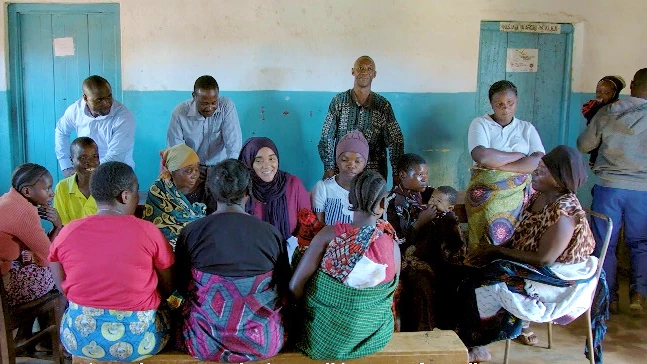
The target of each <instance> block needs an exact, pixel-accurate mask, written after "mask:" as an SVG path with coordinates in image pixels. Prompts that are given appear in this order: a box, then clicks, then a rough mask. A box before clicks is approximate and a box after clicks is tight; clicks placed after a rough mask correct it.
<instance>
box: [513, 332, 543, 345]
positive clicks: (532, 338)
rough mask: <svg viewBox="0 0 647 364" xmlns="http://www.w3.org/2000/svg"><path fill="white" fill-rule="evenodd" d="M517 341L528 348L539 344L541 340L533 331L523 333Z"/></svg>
mask: <svg viewBox="0 0 647 364" xmlns="http://www.w3.org/2000/svg"><path fill="white" fill-rule="evenodd" d="M515 341H518V342H520V343H521V344H524V345H528V346H535V345H537V344H539V338H537V335H535V333H534V332H532V331H525V332H524V331H521V335H519V336H517V338H516V339H515Z"/></svg>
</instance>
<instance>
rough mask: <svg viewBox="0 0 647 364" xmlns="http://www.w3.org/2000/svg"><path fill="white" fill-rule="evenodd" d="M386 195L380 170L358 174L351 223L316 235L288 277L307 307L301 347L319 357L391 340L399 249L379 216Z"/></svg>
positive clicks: (364, 350) (350, 354)
mask: <svg viewBox="0 0 647 364" xmlns="http://www.w3.org/2000/svg"><path fill="white" fill-rule="evenodd" d="M387 194H388V190H387V189H386V181H384V179H383V178H382V177H381V176H380V174H379V173H377V172H374V171H364V172H362V173H361V174H359V175H357V176H356V177H354V178H353V180H352V181H351V185H350V191H349V199H350V203H351V205H352V206H353V222H352V223H351V224H342V223H338V224H335V225H329V226H326V227H324V228H323V229H322V230H321V231H320V232H319V233H318V234H317V235H316V236H315V237H314V239H313V240H312V242H311V244H310V247H309V248H308V249H307V250H306V252H305V254H304V255H303V258H302V259H301V261H300V262H299V265H298V266H297V269H296V271H295V272H294V276H293V277H292V280H291V281H290V290H291V291H292V293H293V295H294V297H295V298H296V299H297V300H302V303H303V308H304V316H303V318H302V319H303V334H302V336H301V340H300V342H298V343H297V348H298V349H299V350H301V351H302V352H303V353H304V354H305V355H307V356H308V357H310V358H312V359H315V360H323V359H339V360H344V359H353V358H359V357H362V356H366V355H370V354H373V353H375V352H377V351H379V350H381V349H382V348H384V346H385V345H386V344H387V343H388V342H389V340H390V339H391V335H392V333H393V328H394V321H393V314H392V312H391V305H392V303H393V293H394V291H395V288H396V286H397V281H398V279H397V276H398V275H399V274H400V250H399V248H398V244H397V243H396V242H395V240H394V239H395V238H396V237H395V231H394V230H393V227H392V226H391V224H389V223H388V222H386V221H384V220H380V219H379V217H380V216H382V213H383V212H384V207H385V206H384V204H385V197H386V196H387Z"/></svg>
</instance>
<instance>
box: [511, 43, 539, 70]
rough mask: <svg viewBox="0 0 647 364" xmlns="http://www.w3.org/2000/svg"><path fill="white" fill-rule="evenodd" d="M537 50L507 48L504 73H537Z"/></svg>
mask: <svg viewBox="0 0 647 364" xmlns="http://www.w3.org/2000/svg"><path fill="white" fill-rule="evenodd" d="M538 62H539V50H538V49H536V48H508V55H507V58H506V62H505V71H506V72H537V68H538Z"/></svg>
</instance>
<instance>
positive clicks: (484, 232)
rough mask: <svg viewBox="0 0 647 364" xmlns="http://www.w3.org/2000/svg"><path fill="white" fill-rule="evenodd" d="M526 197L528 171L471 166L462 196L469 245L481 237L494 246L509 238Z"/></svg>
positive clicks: (480, 239) (528, 185) (528, 186)
mask: <svg viewBox="0 0 647 364" xmlns="http://www.w3.org/2000/svg"><path fill="white" fill-rule="evenodd" d="M529 197H530V175H529V174H518V173H513V172H505V171H497V170H493V169H485V168H480V167H473V168H472V179H471V180H470V184H469V186H468V187H467V195H466V197H465V199H466V201H465V210H466V211H467V216H468V222H469V225H468V228H469V244H470V246H476V245H477V244H479V243H480V242H481V241H482V239H483V238H486V239H487V240H489V241H490V242H491V243H492V244H494V245H501V244H502V243H503V242H505V241H506V240H508V239H510V238H511V237H512V233H513V232H514V228H515V226H516V225H517V222H518V221H519V216H520V215H521V211H522V210H523V206H524V205H525V203H526V201H528V198H529Z"/></svg>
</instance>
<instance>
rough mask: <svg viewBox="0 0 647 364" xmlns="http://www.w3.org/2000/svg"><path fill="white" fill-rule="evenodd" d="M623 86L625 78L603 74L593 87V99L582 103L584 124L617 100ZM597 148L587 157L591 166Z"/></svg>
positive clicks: (595, 157) (587, 123) (596, 155)
mask: <svg viewBox="0 0 647 364" xmlns="http://www.w3.org/2000/svg"><path fill="white" fill-rule="evenodd" d="M623 88H625V80H624V79H623V78H622V77H620V76H604V77H602V79H601V80H600V81H598V85H597V86H596V87H595V99H593V100H589V101H588V102H587V103H586V104H584V105H582V116H584V118H585V119H586V125H589V124H590V123H591V120H593V117H594V116H595V114H597V113H598V111H600V109H602V108H603V107H605V106H607V105H609V104H612V103H614V102H616V101H618V98H619V97H620V91H622V89H623ZM598 150H599V148H595V149H593V150H592V151H591V152H589V153H590V154H591V157H590V159H589V165H590V166H591V167H593V165H594V164H595V160H596V159H597V158H598Z"/></svg>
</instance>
